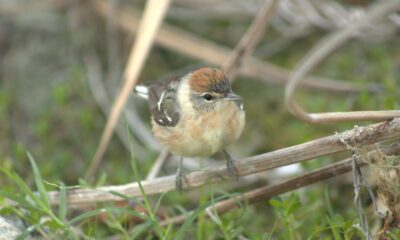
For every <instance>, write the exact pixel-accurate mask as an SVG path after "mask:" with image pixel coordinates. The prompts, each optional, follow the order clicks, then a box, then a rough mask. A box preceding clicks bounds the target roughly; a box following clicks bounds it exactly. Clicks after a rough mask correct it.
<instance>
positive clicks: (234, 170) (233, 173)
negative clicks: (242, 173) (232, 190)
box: [224, 151, 239, 179]
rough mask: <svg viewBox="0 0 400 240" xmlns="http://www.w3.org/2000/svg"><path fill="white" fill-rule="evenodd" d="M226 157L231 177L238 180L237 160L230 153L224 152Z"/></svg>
mask: <svg viewBox="0 0 400 240" xmlns="http://www.w3.org/2000/svg"><path fill="white" fill-rule="evenodd" d="M224 153H225V157H226V166H227V168H228V173H229V175H231V177H233V178H235V179H238V178H239V171H238V170H237V168H236V165H235V160H233V158H232V157H231V156H230V155H229V154H228V152H226V151H224Z"/></svg>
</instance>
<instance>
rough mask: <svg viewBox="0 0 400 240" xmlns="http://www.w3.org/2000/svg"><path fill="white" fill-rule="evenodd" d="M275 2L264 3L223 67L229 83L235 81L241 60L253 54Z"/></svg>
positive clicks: (272, 0) (273, 0)
mask: <svg viewBox="0 0 400 240" xmlns="http://www.w3.org/2000/svg"><path fill="white" fill-rule="evenodd" d="M277 2H278V1H277V0H271V1H269V0H267V1H265V4H264V6H263V7H262V8H261V10H260V11H259V13H258V14H257V16H256V17H255V18H254V20H253V22H252V23H251V26H250V27H249V29H248V30H247V32H246V33H245V34H244V35H243V37H242V39H240V41H239V43H238V45H237V46H236V48H235V49H234V50H233V51H232V53H231V54H230V56H229V58H228V59H227V61H226V62H225V64H224V65H223V67H222V69H223V70H224V71H225V73H226V75H227V76H228V79H229V80H230V81H233V80H234V79H235V77H236V74H237V71H238V69H239V68H240V66H241V64H242V61H243V59H245V58H246V57H247V56H249V55H250V54H251V53H252V52H253V50H254V48H255V47H256V45H257V43H258V42H259V41H260V40H261V37H262V36H263V35H264V32H265V31H266V30H267V26H268V22H269V20H270V19H271V17H272V13H273V12H274V10H275V6H276V5H277Z"/></svg>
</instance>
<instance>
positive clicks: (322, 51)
mask: <svg viewBox="0 0 400 240" xmlns="http://www.w3.org/2000/svg"><path fill="white" fill-rule="evenodd" d="M399 8H400V2H399V1H398V0H392V1H381V2H379V3H378V4H376V5H374V6H373V7H371V8H370V9H368V14H367V15H366V17H365V18H364V19H362V20H359V21H356V22H354V23H353V24H352V25H349V26H348V27H346V28H344V29H343V30H340V31H338V32H336V33H333V34H330V35H328V36H327V37H325V38H324V39H322V40H321V41H320V42H319V43H318V44H316V45H315V46H314V47H313V48H312V49H311V50H310V51H309V53H308V54H307V55H306V56H305V57H304V58H303V60H301V62H300V64H299V66H298V67H297V68H296V70H295V71H294V72H293V74H292V76H291V78H290V81H289V83H288V84H287V86H286V89H285V102H286V105H287V107H288V109H289V110H290V112H291V113H292V114H293V115H295V116H296V117H297V118H299V119H301V120H302V121H305V122H308V123H327V122H329V123H331V122H343V121H366V120H373V121H384V120H387V119H390V118H394V117H399V116H400V111H398V110H392V111H390V110H387V111H358V112H328V113H312V114H309V113H307V112H306V111H305V110H304V109H303V108H302V107H301V106H300V105H299V104H298V103H297V102H296V101H295V100H294V99H293V95H294V93H295V90H296V88H297V86H298V85H299V84H300V83H301V82H302V80H303V79H304V78H305V77H306V76H307V74H308V73H309V72H310V71H311V70H312V69H313V68H314V67H315V66H317V65H318V64H319V63H320V62H321V61H322V60H323V59H324V58H326V57H327V56H328V55H329V54H331V53H332V52H333V51H334V50H335V49H337V48H338V47H339V46H341V45H342V44H343V43H345V42H346V41H348V40H349V39H350V38H352V37H354V36H355V35H356V34H357V33H358V32H359V31H362V29H363V28H364V27H366V26H368V25H369V24H370V23H371V22H374V21H376V20H378V19H379V18H382V17H384V16H387V14H388V13H389V12H392V11H395V10H396V9H399Z"/></svg>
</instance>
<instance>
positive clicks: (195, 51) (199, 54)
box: [91, 0, 368, 93]
mask: <svg viewBox="0 0 400 240" xmlns="http://www.w3.org/2000/svg"><path fill="white" fill-rule="evenodd" d="M91 3H92V6H93V7H94V8H95V10H96V11H97V12H98V13H99V14H101V15H102V16H103V17H107V12H108V8H109V4H108V3H106V2H105V1H99V0H97V1H96V0H93V1H91ZM139 19H140V18H139V14H138V13H137V12H136V11H135V10H134V9H132V8H128V7H124V9H121V10H119V11H118V19H116V20H117V21H118V24H119V26H120V27H121V28H122V29H123V30H125V31H127V32H129V33H131V32H136V31H137V30H138V29H137V26H138V24H139ZM155 42H156V43H158V44H160V45H162V46H164V47H166V48H169V49H172V50H175V51H177V52H179V53H182V54H184V55H187V56H189V57H193V58H196V59H200V60H202V61H205V62H207V63H209V64H216V65H219V66H222V65H223V64H224V63H225V62H226V61H227V59H228V58H229V55H230V52H231V51H232V50H231V49H229V48H226V47H224V46H220V45H217V44H215V43H213V42H210V41H209V40H207V39H204V38H200V37H198V36H195V35H193V34H191V33H189V32H187V31H184V30H182V29H180V28H178V27H175V26H172V25H170V24H168V23H163V26H162V27H161V29H160V30H159V32H158V33H157V36H156V38H155ZM239 73H240V74H243V75H245V76H249V77H253V78H255V79H258V80H260V81H262V82H266V83H275V84H285V83H286V82H287V81H288V79H289V75H290V71H289V70H287V69H283V68H281V67H278V66H276V65H273V64H270V63H267V62H263V61H261V60H259V59H257V58H254V57H251V56H249V57H248V58H247V59H245V60H244V61H243V66H242V67H241V68H240V69H239ZM300 84H301V86H303V87H307V88H314V89H315V88H316V89H321V90H327V91H336V92H344V93H348V92H359V91H360V90H363V89H366V88H368V86H367V87H365V86H363V85H357V84H354V83H349V82H345V81H339V80H332V79H327V78H321V77H309V78H308V79H307V80H304V81H302V82H301V83H300Z"/></svg>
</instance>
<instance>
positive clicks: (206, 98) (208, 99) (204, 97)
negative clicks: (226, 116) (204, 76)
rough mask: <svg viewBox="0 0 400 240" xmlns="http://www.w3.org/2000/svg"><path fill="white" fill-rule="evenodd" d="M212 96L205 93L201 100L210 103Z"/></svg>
mask: <svg viewBox="0 0 400 240" xmlns="http://www.w3.org/2000/svg"><path fill="white" fill-rule="evenodd" d="M213 98H214V97H213V96H212V95H211V94H209V93H206V94H204V95H203V99H204V100H206V101H207V102H210V101H211V100H213Z"/></svg>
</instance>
